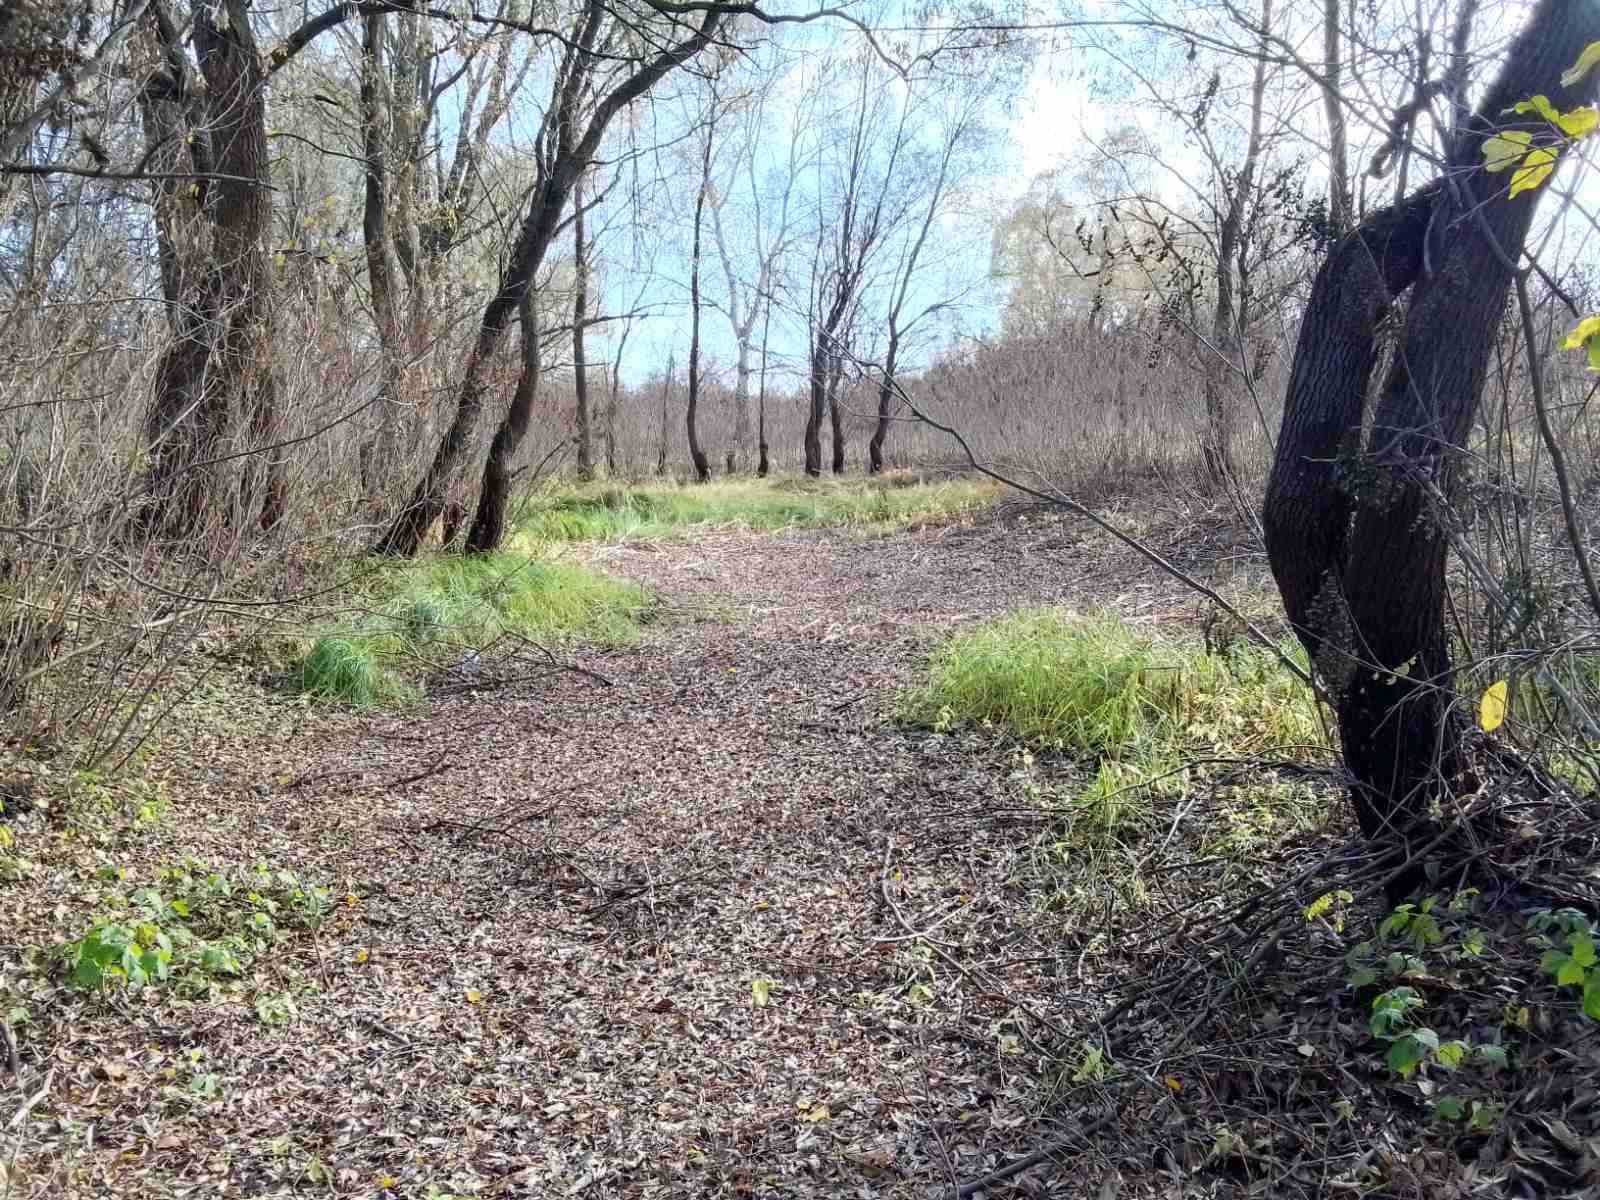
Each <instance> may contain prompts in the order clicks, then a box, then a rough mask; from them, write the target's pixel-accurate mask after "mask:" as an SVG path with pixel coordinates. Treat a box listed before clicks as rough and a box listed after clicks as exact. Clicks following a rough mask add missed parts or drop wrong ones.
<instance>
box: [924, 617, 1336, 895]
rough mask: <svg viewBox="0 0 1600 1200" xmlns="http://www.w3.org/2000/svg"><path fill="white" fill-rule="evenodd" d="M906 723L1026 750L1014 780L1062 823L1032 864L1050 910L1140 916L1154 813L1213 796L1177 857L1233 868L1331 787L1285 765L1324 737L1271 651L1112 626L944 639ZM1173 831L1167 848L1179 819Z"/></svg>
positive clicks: (1088, 620) (1090, 622) (1048, 626)
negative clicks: (983, 731)
mask: <svg viewBox="0 0 1600 1200" xmlns="http://www.w3.org/2000/svg"><path fill="white" fill-rule="evenodd" d="M899 716H900V717H901V719H902V720H905V721H907V722H909V723H912V724H916V725H921V726H924V727H927V728H931V729H934V730H936V731H941V732H943V731H950V730H954V729H956V728H959V727H978V728H987V729H992V730H994V731H996V732H998V733H1001V734H1005V735H1010V736H1012V737H1015V738H1016V739H1018V740H1019V741H1020V742H1021V743H1022V744H1023V745H1022V747H1021V748H1019V750H1018V751H1017V753H1016V755H1015V764H1014V765H1015V768H1016V769H1015V770H1014V772H1013V778H1014V779H1015V780H1016V781H1017V783H1018V785H1019V786H1020V788H1021V790H1022V791H1023V792H1024V794H1025V795H1026V796H1027V797H1028V798H1029V800H1030V801H1031V802H1032V803H1033V804H1035V805H1036V806H1037V807H1039V808H1041V809H1044V810H1046V811H1047V812H1049V813H1050V814H1051V815H1052V817H1053V820H1052V823H1051V825H1050V827H1049V830H1048V832H1047V833H1046V834H1045V835H1044V836H1042V837H1041V838H1040V839H1039V841H1038V844H1037V845H1036V847H1035V854H1034V861H1033V874H1034V876H1035V879H1034V886H1036V887H1039V888H1041V889H1042V896H1043V899H1042V903H1043V905H1044V906H1045V907H1046V908H1052V909H1054V908H1070V909H1073V910H1078V909H1081V908H1083V907H1084V906H1085V905H1093V904H1100V903H1103V902H1108V901H1109V902H1111V903H1114V904H1116V905H1117V906H1118V907H1140V906H1142V905H1143V903H1144V902H1145V900H1146V899H1147V888H1146V885H1145V881H1144V880H1143V879H1142V878H1141V874H1140V872H1141V870H1142V869H1143V864H1146V863H1147V862H1148V861H1149V860H1150V852H1149V851H1148V849H1146V848H1143V847H1141V842H1142V840H1143V839H1144V838H1145V836H1146V835H1147V834H1148V833H1150V832H1151V830H1152V829H1154V828H1155V826H1156V824H1157V822H1156V819H1155V814H1156V811H1157V808H1158V806H1159V805H1163V804H1164V805H1165V806H1166V807H1167V808H1168V809H1172V810H1174V811H1177V810H1179V809H1185V810H1187V811H1190V812H1192V811H1193V806H1192V805H1189V804H1188V803H1187V802H1188V801H1189V800H1190V799H1191V798H1193V797H1195V796H1196V795H1197V794H1198V793H1201V792H1204V793H1205V798H1206V799H1207V801H1208V804H1207V806H1206V815H1205V819H1204V821H1203V822H1200V823H1198V826H1197V828H1198V829H1199V830H1200V832H1199V833H1198V841H1197V842H1194V843H1192V844H1191V843H1190V842H1189V841H1187V840H1185V841H1182V842H1180V843H1177V844H1173V845H1172V846H1171V847H1170V849H1171V851H1172V852H1174V853H1178V852H1182V853H1188V852H1193V851H1198V852H1200V853H1203V854H1206V855H1215V856H1219V857H1221V858H1223V859H1225V860H1227V861H1228V862H1231V863H1234V864H1248V863H1249V861H1250V860H1251V859H1252V858H1253V857H1255V856H1258V855H1260V854H1262V853H1264V852H1266V851H1267V850H1269V849H1270V848H1272V847H1273V846H1275V845H1276V844H1278V843H1279V842H1281V841H1282V840H1283V839H1284V838H1285V837H1288V836H1293V835H1296V834H1300V833H1304V832H1307V831H1309V830H1312V829H1315V828H1318V827H1320V826H1321V824H1322V823H1323V822H1324V821H1325V819H1326V816H1327V811H1328V805H1327V794H1326V791H1325V789H1322V788H1320V787H1317V786H1312V785H1309V784H1308V783H1306V782H1305V781H1304V780H1303V779H1301V778H1299V777H1297V775H1296V772H1295V771H1294V770H1293V769H1283V770H1280V769H1278V765H1277V764H1284V760H1299V759H1301V758H1303V757H1304V756H1305V754H1306V753H1308V752H1312V753H1314V752H1316V751H1317V750H1319V749H1321V748H1322V747H1324V746H1325V745H1326V738H1325V734H1324V732H1323V726H1322V723H1321V720H1320V718H1319V715H1318V713H1317V711H1316V706H1315V704H1314V701H1313V699H1312V697H1311V695H1310V693H1309V692H1308V691H1307V690H1306V689H1305V688H1304V687H1303V686H1302V685H1301V684H1300V682H1299V681H1298V680H1297V679H1296V678H1295V677H1294V676H1293V675H1292V674H1291V673H1290V672H1289V671H1288V670H1286V669H1285V668H1284V666H1283V664H1282V663H1281V662H1280V661H1279V660H1278V658H1277V656H1276V655H1275V654H1273V653H1272V652H1271V651H1269V650H1267V649H1266V648H1264V647H1257V646H1253V645H1249V644H1241V643H1235V644H1233V645H1231V646H1229V647H1227V648H1226V649H1225V650H1224V651H1221V652H1218V653H1209V652H1207V651H1206V650H1205V649H1204V648H1202V646H1200V645H1199V644H1197V643H1189V642H1180V641H1177V640H1169V639H1158V638H1155V637H1152V636H1150V635H1148V634H1145V633H1143V632H1141V631H1139V630H1137V629H1135V628H1133V627H1132V626H1130V625H1128V624H1127V623H1126V622H1124V621H1121V620H1119V619H1117V618H1116V617H1114V616H1109V615H1090V616H1080V615H1077V614H1073V613H1070V612H1066V611H1062V610H1059V609H1033V610H1027V611H1023V612H1018V613H1013V614H1010V615H1007V616H1004V617H1000V618H998V619H995V620H993V621H989V622H986V623H984V624H983V625H980V626H978V627H976V628H974V629H970V630H968V631H966V632H964V633H961V634H959V635H957V636H955V637H953V638H951V639H950V640H949V641H948V642H946V643H945V644H944V645H943V646H942V647H941V648H940V649H938V650H937V651H936V652H935V653H934V655H933V658H932V660H931V662H930V664H929V668H928V674H927V677H926V679H925V680H924V682H923V683H922V684H921V685H920V686H918V687H915V688H913V689H910V690H909V691H907V692H905V693H904V694H902V696H901V698H900V707H899ZM1043 753H1049V754H1050V755H1051V756H1052V764H1053V765H1052V766H1051V768H1050V769H1046V767H1045V766H1044V765H1043V764H1041V763H1040V762H1039V760H1038V758H1037V756H1036V755H1037V754H1043ZM1063 758H1065V759H1066V760H1068V761H1067V764H1066V767H1065V769H1062V768H1061V765H1060V761H1059V760H1061V759H1063ZM1284 765H1286V766H1292V763H1289V764H1284ZM1163 828H1167V829H1168V830H1169V832H1168V834H1167V835H1166V839H1165V841H1164V842H1163V846H1166V845H1167V843H1170V842H1172V831H1176V829H1177V828H1178V821H1177V820H1176V819H1174V820H1172V821H1170V822H1165V823H1164V824H1163Z"/></svg>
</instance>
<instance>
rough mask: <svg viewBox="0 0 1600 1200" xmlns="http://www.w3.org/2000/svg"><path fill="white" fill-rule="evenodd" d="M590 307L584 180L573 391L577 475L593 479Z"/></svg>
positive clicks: (577, 230)
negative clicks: (586, 329)
mask: <svg viewBox="0 0 1600 1200" xmlns="http://www.w3.org/2000/svg"><path fill="white" fill-rule="evenodd" d="M588 309H589V247H588V244H587V243H586V242H585V241H584V236H583V181H582V180H581V179H580V180H579V181H578V182H577V183H576V184H575V185H573V189H572V393H573V397H574V400H575V401H576V405H577V411H576V422H577V426H578V429H577V433H578V478H579V479H581V480H583V481H584V482H588V481H589V480H591V479H593V478H594V435H593V434H592V433H591V432H590V429H589V375H588V365H587V361H586V357H585V354H584V344H583V343H584V336H583V322H584V319H585V317H587V316H588Z"/></svg>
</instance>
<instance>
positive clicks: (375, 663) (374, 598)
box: [291, 553, 650, 708]
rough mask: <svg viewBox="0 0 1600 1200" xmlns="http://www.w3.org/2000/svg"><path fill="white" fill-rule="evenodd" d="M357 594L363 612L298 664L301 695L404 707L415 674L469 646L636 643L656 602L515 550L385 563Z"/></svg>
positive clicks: (412, 693) (413, 693) (444, 663)
mask: <svg viewBox="0 0 1600 1200" xmlns="http://www.w3.org/2000/svg"><path fill="white" fill-rule="evenodd" d="M356 599H357V602H358V608H359V611H360V615H359V616H358V617H357V618H356V619H355V620H354V621H345V622H341V623H340V626H341V627H340V628H338V629H336V630H330V631H329V632H327V633H325V634H322V635H321V636H319V637H317V638H316V639H315V640H314V641H313V642H312V644H311V646H310V649H309V650H308V651H307V653H306V654H305V655H304V657H303V658H301V659H300V660H299V662H298V663H297V665H296V666H295V668H294V670H293V672H292V673H291V679H292V683H293V686H294V689H295V690H296V691H298V692H301V693H303V694H305V695H309V696H313V697H316V698H318V699H322V700H329V701H334V702H337V703H342V704H348V705H350V706H352V707H355V708H378V707H392V706H396V705H401V704H404V703H407V702H409V701H411V700H414V699H415V698H416V697H417V696H418V695H419V688H418V686H417V684H416V683H415V678H416V676H418V675H419V674H423V673H426V672H428V671H432V670H438V669H440V668H444V667H448V666H450V665H452V664H454V663H455V662H457V661H459V659H460V657H461V655H462V654H464V653H465V652H466V651H469V650H482V649H485V648H487V647H490V646H495V645H505V647H506V649H507V650H508V651H512V650H515V648H516V645H517V643H518V642H519V641H521V640H524V639H525V640H527V641H531V642H537V643H540V644H541V645H547V644H550V643H560V642H571V641H584V642H589V643H593V644H598V645H607V646H614V645H625V644H628V643H630V642H632V641H634V640H636V639H637V637H638V636H639V625H640V620H641V618H642V617H643V616H644V614H645V611H646V610H647V609H648V607H649V604H650V598H649V596H648V595H647V593H646V592H645V591H644V590H643V589H642V588H640V587H637V586H635V585H633V584H630V583H624V582H622V581H620V580H616V579H611V578H608V577H606V576H604V575H601V574H599V573H598V572H595V571H591V570H589V569H588V568H586V567H583V566H580V565H578V564H575V563H563V562H559V561H555V560H553V559H548V558H530V557H528V556H526V555H521V554H513V553H496V554H483V555H471V556H461V555H436V556H433V557H429V558H422V559H417V560H415V561H411V562H406V563H401V564H396V565H390V564H384V565H383V566H381V567H380V568H379V569H378V570H377V571H376V572H375V573H374V574H373V575H372V576H371V577H369V578H368V580H367V581H366V583H365V584H364V586H363V588H362V591H361V594H360V595H359V596H358V597H357V598H356Z"/></svg>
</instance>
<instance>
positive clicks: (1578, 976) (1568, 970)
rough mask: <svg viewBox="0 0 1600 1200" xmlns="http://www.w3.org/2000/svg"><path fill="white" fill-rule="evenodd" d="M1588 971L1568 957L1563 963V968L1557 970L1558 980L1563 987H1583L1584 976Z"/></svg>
mask: <svg viewBox="0 0 1600 1200" xmlns="http://www.w3.org/2000/svg"><path fill="white" fill-rule="evenodd" d="M1586 975H1588V972H1587V971H1585V970H1584V969H1583V968H1582V967H1580V966H1579V965H1578V964H1577V963H1576V962H1573V961H1572V960H1571V959H1568V960H1567V961H1566V962H1564V963H1562V964H1561V969H1560V970H1559V971H1557V972H1556V982H1557V983H1558V984H1560V985H1561V986H1562V987H1581V986H1582V985H1583V980H1584V977H1585V976H1586Z"/></svg>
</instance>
